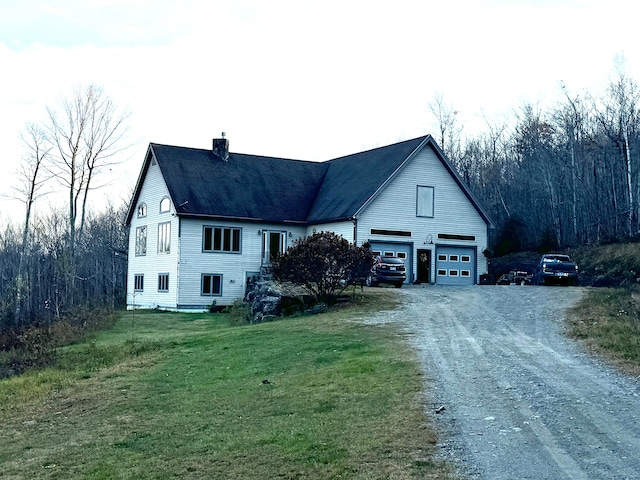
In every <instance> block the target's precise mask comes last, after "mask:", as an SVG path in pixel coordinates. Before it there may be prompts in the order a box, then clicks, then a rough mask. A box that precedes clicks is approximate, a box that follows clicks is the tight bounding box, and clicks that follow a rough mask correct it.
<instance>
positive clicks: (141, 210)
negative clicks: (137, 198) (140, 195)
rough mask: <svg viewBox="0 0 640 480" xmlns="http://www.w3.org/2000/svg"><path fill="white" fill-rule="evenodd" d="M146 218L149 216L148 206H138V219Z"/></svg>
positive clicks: (144, 204) (143, 204)
mask: <svg viewBox="0 0 640 480" xmlns="http://www.w3.org/2000/svg"><path fill="white" fill-rule="evenodd" d="M146 216H147V204H146V203H141V204H140V205H138V218H142V217H146Z"/></svg>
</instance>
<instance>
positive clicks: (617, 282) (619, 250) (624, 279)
mask: <svg viewBox="0 0 640 480" xmlns="http://www.w3.org/2000/svg"><path fill="white" fill-rule="evenodd" d="M560 253H566V254H568V255H570V256H571V257H572V258H573V259H574V260H575V261H576V262H577V263H578V266H579V268H580V280H579V281H580V285H583V286H595V287H617V286H627V285H631V284H634V283H638V282H639V280H640V243H615V244H611V245H598V246H583V247H578V248H572V249H567V250H562V251H561V252H560ZM540 256H541V254H540V253H537V252H518V253H513V254H509V255H505V256H503V257H495V258H490V259H489V275H490V278H491V279H492V280H493V281H495V280H496V279H497V278H499V277H500V275H502V274H503V273H507V272H509V271H511V270H522V271H527V272H533V271H534V270H535V269H536V267H537V264H538V261H539V260H540Z"/></svg>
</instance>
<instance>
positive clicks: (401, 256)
mask: <svg viewBox="0 0 640 480" xmlns="http://www.w3.org/2000/svg"><path fill="white" fill-rule="evenodd" d="M397 256H398V258H407V252H398V254H397Z"/></svg>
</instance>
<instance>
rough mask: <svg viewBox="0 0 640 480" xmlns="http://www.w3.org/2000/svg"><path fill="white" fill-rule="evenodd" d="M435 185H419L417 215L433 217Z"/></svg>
mask: <svg viewBox="0 0 640 480" xmlns="http://www.w3.org/2000/svg"><path fill="white" fill-rule="evenodd" d="M433 191H434V188H433V187H425V186H422V185H418V187H417V193H416V216H417V217H429V218H433Z"/></svg>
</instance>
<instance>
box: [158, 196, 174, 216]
mask: <svg viewBox="0 0 640 480" xmlns="http://www.w3.org/2000/svg"><path fill="white" fill-rule="evenodd" d="M170 209H171V200H169V197H164V198H163V199H162V200H160V213H165V212H168V211H169V210H170Z"/></svg>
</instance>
